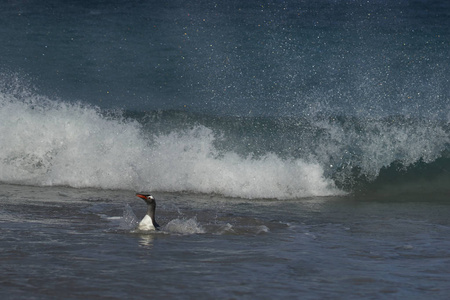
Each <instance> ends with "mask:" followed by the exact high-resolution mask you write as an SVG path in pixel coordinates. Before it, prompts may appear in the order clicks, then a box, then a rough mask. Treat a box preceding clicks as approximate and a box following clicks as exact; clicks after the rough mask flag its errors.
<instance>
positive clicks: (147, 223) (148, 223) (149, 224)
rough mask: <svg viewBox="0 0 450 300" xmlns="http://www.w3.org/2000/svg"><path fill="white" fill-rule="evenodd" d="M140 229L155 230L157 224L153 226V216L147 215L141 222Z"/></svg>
mask: <svg viewBox="0 0 450 300" xmlns="http://www.w3.org/2000/svg"><path fill="white" fill-rule="evenodd" d="M138 229H139V230H155V226H153V221H152V218H151V217H150V216H149V215H145V217H144V218H143V219H142V221H141V222H139V226H138Z"/></svg>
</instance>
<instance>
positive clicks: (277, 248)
mask: <svg viewBox="0 0 450 300" xmlns="http://www.w3.org/2000/svg"><path fill="white" fill-rule="evenodd" d="M0 191H1V192H0V197H1V201H0V205H1V213H0V222H1V229H0V231H1V239H0V248H1V249H2V253H1V256H0V259H1V261H2V263H1V265H0V268H1V272H0V274H1V275H0V285H1V286H2V289H1V292H0V295H1V297H2V298H3V299H25V298H26V299H44V298H46V299H47V298H60V297H68V298H88V299H98V298H113V299H123V298H136V299H140V298H148V297H149V295H150V296H151V297H179V298H200V299H206V298H213V297H214V298H219V299H231V298H244V299H255V298H262V299H269V298H273V297H282V298H289V297H291V298H302V299H318V298H321V299H324V298H334V299H360V298H389V299H392V298H406V297H408V298H412V299H424V298H429V299H446V298H447V296H448V292H449V291H450V287H449V285H448V282H449V279H450V271H449V270H450V268H449V267H450V250H449V249H450V242H449V240H450V239H449V237H450V220H449V218H448V216H449V213H450V206H449V205H448V204H447V203H445V202H432V201H431V202H425V201H424V202H412V201H398V202H396V203H392V202H391V201H381V200H382V199H378V201H377V200H370V201H364V199H356V198H355V197H352V196H347V197H340V198H338V197H326V198H307V199H300V200H291V201H279V200H276V201H275V200H245V199H232V198H224V197H219V196H209V195H208V196H206V195H195V194H165V193H161V194H158V195H155V196H156V197H157V204H158V206H157V220H158V222H159V223H160V225H162V230H161V231H158V232H151V233H145V232H136V231H135V230H134V228H133V227H131V228H127V226H128V227H130V226H131V225H132V224H133V223H132V221H133V220H131V219H130V214H131V218H133V217H135V216H134V215H136V216H137V217H135V218H138V219H139V218H141V217H142V216H143V214H144V213H145V204H144V202H143V201H141V200H140V199H139V198H136V197H135V196H134V193H132V192H130V191H110V190H95V189H71V188H64V187H51V188H46V187H29V186H15V185H2V186H1V189H0ZM124 217H128V219H126V220H125V219H124ZM171 223H172V227H170V226H169V224H171Z"/></svg>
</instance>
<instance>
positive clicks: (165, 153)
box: [0, 93, 341, 199]
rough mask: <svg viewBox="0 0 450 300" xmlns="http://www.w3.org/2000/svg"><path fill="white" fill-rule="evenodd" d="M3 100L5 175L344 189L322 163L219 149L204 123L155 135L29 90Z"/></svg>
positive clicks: (78, 183) (149, 186)
mask: <svg viewBox="0 0 450 300" xmlns="http://www.w3.org/2000/svg"><path fill="white" fill-rule="evenodd" d="M21 97H22V98H21ZM0 101H1V102H0V108H1V110H0V119H1V123H0V134H1V137H2V139H1V144H0V181H2V182H8V183H18V184H31V185H68V186H73V187H97V188H104V189H135V190H159V191H170V192H177V191H190V192H198V193H218V194H223V195H226V196H233V197H246V198H280V199H281V198H296V197H307V196H324V195H334V194H339V193H341V192H340V191H339V190H338V189H337V188H336V187H335V186H334V184H333V181H332V180H330V179H327V178H325V177H324V174H323V169H322V167H321V166H320V165H319V164H318V163H314V162H307V161H304V160H301V159H282V158H280V157H278V156H277V155H275V154H270V153H269V154H266V155H265V156H263V157H259V158H254V157H252V156H248V157H241V156H239V155H238V154H236V153H233V152H226V153H219V152H218V151H217V149H216V148H215V147H214V134H213V131H212V130H211V129H210V128H207V127H205V126H197V127H194V128H190V129H187V130H182V131H178V132H172V133H169V134H166V135H157V136H156V135H154V134H153V133H151V132H145V131H144V130H143V129H142V126H141V124H139V123H138V122H136V121H124V120H121V119H120V118H108V117H105V116H104V115H103V114H102V112H101V111H100V110H99V109H96V108H94V107H90V106H85V105H80V104H71V103H65V102H60V101H51V100H48V99H45V98H43V97H39V96H33V95H28V94H27V95H25V96H23V94H22V95H19V96H17V95H16V94H14V95H13V94H8V93H2V94H1V95H0Z"/></svg>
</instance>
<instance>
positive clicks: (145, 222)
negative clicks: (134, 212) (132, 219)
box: [136, 193, 159, 230]
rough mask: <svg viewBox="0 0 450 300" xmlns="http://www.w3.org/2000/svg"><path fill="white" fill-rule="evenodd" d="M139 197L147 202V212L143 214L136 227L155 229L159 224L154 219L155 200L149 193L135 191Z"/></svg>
mask: <svg viewBox="0 0 450 300" xmlns="http://www.w3.org/2000/svg"><path fill="white" fill-rule="evenodd" d="M136 196H138V197H139V198H141V199H144V201H145V202H146V203H147V214H146V215H145V216H144V218H143V219H142V221H141V222H139V225H138V229H139V230H157V229H158V227H159V225H158V223H156V220H155V209H156V201H155V198H153V196H152V195H150V194H140V193H137V194H136Z"/></svg>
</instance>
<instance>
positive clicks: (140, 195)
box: [136, 194, 147, 200]
mask: <svg viewBox="0 0 450 300" xmlns="http://www.w3.org/2000/svg"><path fill="white" fill-rule="evenodd" d="M136 196H138V197H139V198H142V199H144V200H147V197H146V196H144V195H142V194H136Z"/></svg>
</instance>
